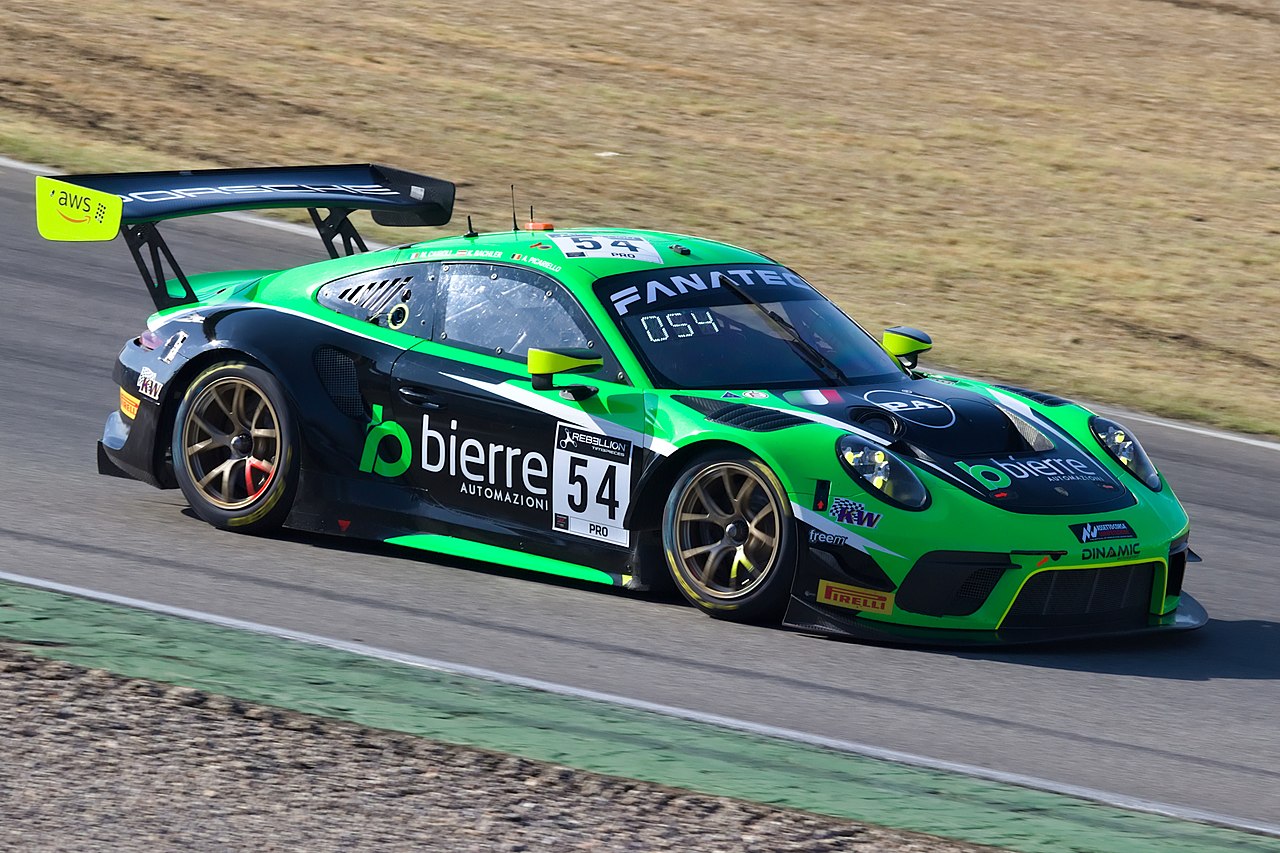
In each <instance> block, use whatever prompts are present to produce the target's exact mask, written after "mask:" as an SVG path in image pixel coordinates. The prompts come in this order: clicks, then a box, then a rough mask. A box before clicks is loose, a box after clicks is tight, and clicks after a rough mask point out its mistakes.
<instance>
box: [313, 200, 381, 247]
mask: <svg viewBox="0 0 1280 853" xmlns="http://www.w3.org/2000/svg"><path fill="white" fill-rule="evenodd" d="M307 213H310V214H311V222H312V223H313V224H314V225H315V226H316V231H318V232H319V233H320V239H321V240H323V241H324V247H325V249H327V250H328V252H329V257H331V258H337V257H339V255H338V248H337V247H336V246H335V245H333V241H334V240H335V239H336V238H338V237H341V238H342V254H343V255H354V254H356V253H357V252H367V251H369V247H368V246H366V245H365V244H364V238H362V237H361V236H360V232H358V231H356V226H355V225H354V224H352V222H351V220H350V218H349V217H350V216H351V209H350V208H346V207H334V208H330V210H329V214H328V215H327V216H323V217H322V216H321V215H320V211H319V209H318V208H314V207H308V208H307Z"/></svg>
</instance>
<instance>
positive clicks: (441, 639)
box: [0, 165, 1280, 824]
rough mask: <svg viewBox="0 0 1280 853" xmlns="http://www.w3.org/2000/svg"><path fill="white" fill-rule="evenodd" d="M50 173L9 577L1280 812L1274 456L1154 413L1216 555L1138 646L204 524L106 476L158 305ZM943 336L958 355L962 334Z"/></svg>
mask: <svg viewBox="0 0 1280 853" xmlns="http://www.w3.org/2000/svg"><path fill="white" fill-rule="evenodd" d="M33 183H34V182H33V179H32V177H31V175H30V174H28V173H26V172H24V171H20V170H17V169H11V168H8V167H6V166H3V165H0V233H3V235H4V238H3V239H4V243H3V245H4V249H3V251H2V252H0V259H2V262H0V306H2V307H0V359H3V362H2V363H3V364H4V365H5V369H4V370H3V371H2V372H0V472H2V473H0V477H2V480H0V485H2V486H3V488H0V567H3V569H4V570H5V571H9V572H13V573H19V574H24V575H30V576H35V577H40V578H45V579H48V580H52V581H56V582H60V583H65V584H72V585H76V586H80V587H87V588H92V589H97V590H103V591H106V592H110V593H114V594H117V595H123V596H130V597H133V598H139V599H144V600H148V601H155V602H160V603H162V604H166V605H170V606H175V607H183V608H189V609H193V610H201V611H206V612H211V613H215V614H219V615H222V616H228V617H234V618H239V619H243V620H248V621H253V622H259V623H264V624H269V625H276V626H280V627H283V628H286V629H290V630H294V631H301V632H307V633H312V634H319V635H324V636H328V637H334V638H339V639H345V640H354V641H359V642H364V643H368V644H369V645H371V646H379V647H382V648H387V649H394V650H397V651H401V652H404V653H408V654H413V655H421V656H425V657H430V658H435V659H440V660H447V661H453V662H456V663H459V664H462V665H466V666H472V667H479V668H484V669H489V670H497V671H500V672H506V673H512V674H515V675H519V676H523V677H526V678H533V679H540V680H544V681H550V682H556V683H561V684H567V685H572V686H574V687H578V688H581V689H585V690H594V691H600V692H604V693H612V694H621V695H625V696H628V697H632V698H635V699H640V700H644V701H648V702H654V703H660V704H663V705H670V706H676V707H681V708H688V709H692V710H695V711H701V712H706V713H714V714H720V715H724V716H728V717H735V718H739V719H743V720H748V721H752V722H756V723H761V724H767V725H773V726H780V727H785V728H788V729H795V730H800V731H805V732H809V733H812V734H816V735H821V736H825V737H831V738H838V739H842V740H847V741H856V742H863V743H870V744H876V745H878V746H882V747H886V748H889V749H895V750H900V751H904V752H909V753H914V754H918V755H923V756H928V757H931V758H936V759H941V760H946V761H954V762H959V763H964V764H971V765H977V766H981V767H987V768H992V769H995V770H1000V771H1004V772H1009V773H1017V774H1026V775H1028V776H1033V777H1038V778H1043V779H1049V780H1052V781H1054V782H1058V783H1062V784H1070V785H1077V786H1083V787H1087V788H1093V789H1099V790H1104V791H1113V792H1116V793H1118V794H1121V795H1125V796H1128V797H1135V798H1139V799H1144V800H1151V801H1157V802H1163V803H1169V804H1172V805H1175V806H1181V807H1185V808H1192V809H1201V810H1206V811H1211V812H1217V813H1220V814H1224V815H1229V816H1234V817H1238V818H1241V819H1244V820H1249V821H1260V822H1264V823H1270V824H1275V823H1280V722H1278V721H1280V710H1278V709H1280V622H1278V621H1277V620H1278V619H1280V612H1278V611H1280V569H1278V568H1277V566H1276V555H1277V554H1280V531H1278V530H1277V520H1280V487H1278V486H1277V483H1280V447H1276V446H1271V445H1268V444H1267V443H1265V442H1239V441H1232V440H1230V439H1229V438H1226V437H1223V436H1222V435H1220V434H1217V433H1214V432H1212V431H1187V430H1185V429H1177V428H1174V427H1168V426H1161V425H1159V424H1157V423H1140V424H1138V425H1137V426H1139V427H1140V428H1139V429H1136V431H1137V432H1138V433H1139V434H1140V435H1141V436H1142V437H1143V440H1144V443H1145V444H1146V446H1147V449H1148V451H1149V452H1151V454H1152V455H1153V456H1154V457H1155V458H1156V460H1157V462H1158V463H1160V464H1161V466H1162V468H1163V470H1164V471H1165V474H1166V476H1167V477H1168V479H1169V480H1170V481H1171V483H1172V484H1173V486H1174V488H1175V489H1176V490H1177V491H1178V493H1179V495H1180V496H1181V498H1182V500H1183V502H1184V503H1185V504H1186V506H1187V509H1188V511H1189V512H1190V514H1191V517H1192V539H1191V542H1192V546H1193V547H1194V548H1195V550H1196V551H1197V552H1199V553H1200V554H1201V555H1202V556H1203V557H1204V560H1205V561H1204V562H1203V563H1201V564H1198V565H1193V566H1191V567H1190V568H1189V571H1188V577H1187V584H1186V588H1187V589H1188V591H1190V592H1191V593H1193V594H1194V595H1195V596H1196V597H1197V598H1198V599H1199V600H1200V601H1201V602H1202V603H1203V604H1204V605H1205V606H1206V608H1207V609H1208V610H1209V613H1210V616H1211V617H1212V621H1211V622H1210V623H1209V625H1208V626H1207V627H1206V628H1204V629H1203V630H1201V631H1198V632H1194V633H1191V634H1180V635H1170V636H1163V637H1152V638H1142V639H1133V640H1126V641H1123V642H1119V641H1109V642H1092V643H1085V644H1080V643H1077V644H1073V645H1066V646H1060V647H1054V648H1028V649H1017V650H994V651H948V650H921V649H898V648H889V647H882V646H872V645H862V644H856V643H849V642H837V641H830V640H822V639H815V638H812V637H807V636H803V635H799V634H793V633H788V632H785V631H781V630H775V629H769V628H758V627H747V626H741V625H733V624H728V623H721V622H716V621H713V620H711V619H708V618H706V617H704V616H702V615H701V614H699V613H697V612H696V611H694V610H693V609H691V608H689V607H687V606H685V605H683V604H682V603H679V602H676V601H673V600H667V599H659V598H654V597H650V596H642V595H635V594H627V593H622V592H614V591H611V590H608V589H605V588H600V587H595V586H588V585H581V584H575V583H570V582H563V581H558V580H555V579H549V578H544V577H542V576H540V575H534V574H524V573H519V572H503V571H496V570H493V569H491V568H486V567H480V566H478V565H476V564H469V563H464V562H461V561H457V562H450V561H443V562H436V561H431V560H427V559H424V558H423V557H422V556H421V555H419V554H417V553H414V552H409V551H404V552H400V551H396V550H394V549H390V548H388V547H386V546H362V545H359V544H353V543H350V542H347V541H345V540H341V541H339V540H330V539H325V538H322V537H313V536H302V535H295V534H288V533H286V534H284V535H281V536H278V537H274V538H252V539H251V538H246V537H244V536H241V535H238V534H234V533H226V532H220V531H217V530H214V529H213V528H211V527H209V526H207V525H205V524H204V523H202V522H200V521H197V520H196V519H195V518H194V517H192V516H190V515H189V511H188V510H187V509H186V504H185V502H184V501H183V499H182V496H181V493H180V492H177V491H164V492H162V491H157V490H155V489H152V488H150V487H148V486H145V485H143V484H141V483H132V482H128V481H125V480H119V479H115V478H108V477H101V476H99V475H98V474H97V473H96V469H95V464H94V442H95V441H96V439H97V438H98V437H99V436H100V434H101V429H102V424H103V421H104V420H105V418H106V416H107V414H108V413H109V412H110V411H111V410H112V409H113V408H114V407H115V405H116V403H117V394H116V390H115V387H114V385H113V383H112V381H111V366H112V363H113V360H114V358H115V355H116V353H117V352H118V350H119V348H120V345H121V344H122V342H123V341H124V340H125V339H126V338H127V337H130V336H133V335H136V334H137V333H138V332H139V331H141V330H142V329H143V327H144V324H145V318H146V316H147V314H148V313H149V312H150V311H151V305H150V302H149V300H148V299H147V296H146V294H145V292H144V289H143V286H142V284H141V282H140V281H139V279H138V277H137V271H136V269H135V268H134V266H133V262H132V260H131V259H130V257H129V255H128V252H127V250H126V249H125V247H124V246H123V244H122V243H121V242H119V241H117V242H114V243H110V244H82V245H77V244H58V245H55V244H50V243H45V242H44V241H42V240H41V239H40V238H39V237H38V236H37V234H36V231H35V224H34V214H33V207H32V190H33ZM167 233H168V234H169V241H170V244H171V246H172V247H173V248H174V251H175V253H176V254H177V256H178V257H179V259H180V260H182V261H183V263H184V266H185V268H186V269H187V271H188V272H197V271H201V270H206V269H228V268H237V267H246V268H253V267H272V266H280V265H291V264H295V263H300V262H304V261H307V260H314V259H317V258H318V257H319V256H320V252H321V251H322V250H321V248H320V245H319V241H318V240H317V239H315V238H314V237H312V238H309V239H308V238H304V237H301V236H297V235H293V234H290V233H286V232H281V231H277V230H272V229H267V228H263V227H261V226H260V225H255V224H252V223H248V222H244V221H237V220H232V219H229V218H226V217H200V218H197V219H193V220H188V221H185V222H182V223H171V227H169V229H168V231H167ZM906 319H907V320H909V318H906ZM933 331H934V333H935V337H936V338H938V339H940V346H939V351H940V355H941V356H943V357H945V352H946V330H945V329H935V330H933ZM1133 381H1134V382H1135V383H1138V382H1141V381H1142V376H1141V366H1140V365H1135V366H1134V379H1133ZM1224 393H1229V391H1227V390H1225V389H1224Z"/></svg>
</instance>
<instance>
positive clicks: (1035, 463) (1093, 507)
mask: <svg viewBox="0 0 1280 853" xmlns="http://www.w3.org/2000/svg"><path fill="white" fill-rule="evenodd" d="M778 393H779V396H781V397H782V398H783V399H784V400H786V401H787V402H789V403H791V404H792V405H794V406H796V407H798V408H801V409H806V410H808V411H811V412H814V413H816V414H820V415H823V416H826V417H828V418H834V419H836V420H840V421H845V422H848V423H851V424H853V425H854V426H857V427H859V428H861V429H863V430H866V431H868V432H871V433H874V434H876V435H879V436H882V437H883V438H885V439H888V440H889V441H890V442H891V443H890V445H889V446H890V448H891V449H892V450H893V451H894V452H896V453H899V454H900V455H902V456H904V457H906V458H908V459H912V460H913V461H915V462H916V463H917V464H919V465H920V466H921V467H923V468H925V469H926V470H929V471H931V472H932V473H934V474H937V475H938V476H940V477H943V478H944V479H946V480H948V481H950V482H951V483H954V484H955V485H957V486H959V487H960V488H962V489H964V490H965V491H967V492H969V493H970V494H972V495H974V496H975V497H978V498H980V499H982V500H984V501H986V502H988V503H991V504H993V505H996V506H1001V507H1004V508H1005V509H1009V510H1011V511H1014V512H1035V513H1086V512H1107V511H1111V510H1116V509H1121V508H1123V507H1126V506H1132V505H1133V504H1134V503H1135V499H1134V497H1133V496H1132V494H1130V492H1129V490H1128V489H1126V488H1125V486H1124V484H1123V483H1121V482H1120V481H1119V480H1117V479H1116V478H1115V477H1114V476H1113V475H1112V474H1111V473H1110V472H1109V471H1108V470H1107V469H1106V468H1105V467H1103V465H1102V464H1101V463H1099V462H1098V461H1097V460H1096V459H1095V458H1093V456H1091V455H1090V454H1089V453H1087V452H1086V451H1085V450H1084V449H1083V448H1082V447H1080V446H1079V445H1078V444H1077V443H1076V442H1075V441H1074V440H1072V439H1071V438H1070V436H1068V435H1067V434H1066V432H1064V431H1063V430H1062V429H1061V428H1059V427H1057V426H1056V425H1054V424H1053V423H1051V422H1049V421H1048V420H1047V419H1044V418H1041V417H1039V416H1038V415H1035V414H1033V413H1031V412H1030V411H1029V410H1024V411H1023V412H1022V413H1019V412H1014V411H1012V410H1010V409H1008V408H1004V407H1002V406H1001V405H1000V404H998V403H997V402H996V401H995V400H993V399H991V398H990V397H987V396H985V395H982V394H978V393H976V392H973V391H968V390H965V389H962V388H958V387H956V386H954V385H949V384H946V383H943V382H936V381H934V380H931V379H917V380H906V381H904V382H903V383H900V384H893V385H874V386H856V387H850V388H835V389H821V390H814V389H804V390H797V391H782V392H778Z"/></svg>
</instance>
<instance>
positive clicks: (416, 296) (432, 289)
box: [316, 264, 440, 340]
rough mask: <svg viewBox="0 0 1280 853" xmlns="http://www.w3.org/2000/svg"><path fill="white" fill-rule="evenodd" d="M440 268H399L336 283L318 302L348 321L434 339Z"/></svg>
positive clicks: (381, 269) (318, 296) (324, 289)
mask: <svg viewBox="0 0 1280 853" xmlns="http://www.w3.org/2000/svg"><path fill="white" fill-rule="evenodd" d="M439 275H440V265H439V264H397V265H395V266H389V267H379V268H378V269H375V270H365V271H364V272H359V273H355V274H354V275H348V276H344V277H343V278H339V279H334V280H333V281H331V282H329V283H328V284H325V285H324V286H322V287H321V288H320V291H319V292H318V293H317V294H316V299H317V300H318V301H319V302H320V304H321V305H323V306H325V307H326V308H331V309H333V310H334V311H337V312H338V313H340V314H346V315H347V316H348V317H355V318H356V319H358V320H368V321H369V322H371V323H376V324H377V325H379V326H382V327H383V328H384V329H385V328H391V329H398V330H399V331H402V332H406V333H408V334H411V335H415V336H417V337H419V338H426V339H428V340H429V339H430V338H431V326H432V320H433V318H434V308H435V301H436V283H437V282H436V279H437V278H438V277H439Z"/></svg>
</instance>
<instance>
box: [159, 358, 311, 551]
mask: <svg viewBox="0 0 1280 853" xmlns="http://www.w3.org/2000/svg"><path fill="white" fill-rule="evenodd" d="M296 429H297V427H296V425H295V420H294V417H293V411H292V408H291V407H290V405H289V401H288V398H287V397H286V396H285V394H284V389H283V388H282V387H281V385H280V383H279V381H278V380H277V379H276V378H275V377H274V376H272V375H271V374H270V373H268V372H267V371H265V370H263V369H262V368H260V367H255V366H254V365H251V364H242V363H225V364H219V365H215V366H214V367H211V368H210V369H208V370H206V371H205V372H204V373H201V374H200V375H199V376H197V377H196V380H195V381H194V382H192V383H191V386H190V387H189V388H188V389H187V392H186V394H185V395H183V398H182V404H181V405H180V406H179V407H178V413H177V416H176V420H175V422H174V428H173V470H174V476H175V477H176V478H177V480H178V485H179V486H180V487H181V488H182V493H183V494H184V495H185V496H186V498H187V502H188V503H190V504H191V509H192V510H194V511H195V513H196V515H198V516H200V517H201V518H203V519H204V520H205V521H207V522H209V523H210V524H212V525H214V526H215V527H223V528H227V529H230V530H238V531H242V532H245V533H254V532H260V531H265V530H271V529H274V528H277V527H279V526H280V525H281V524H283V523H284V519H285V517H286V516H287V515H288V514H289V509H290V507H291V506H292V504H293V496H294V493H295V491H296V489H297V480H298V440H297V432H296Z"/></svg>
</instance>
